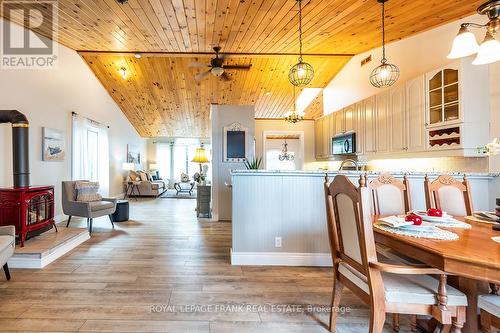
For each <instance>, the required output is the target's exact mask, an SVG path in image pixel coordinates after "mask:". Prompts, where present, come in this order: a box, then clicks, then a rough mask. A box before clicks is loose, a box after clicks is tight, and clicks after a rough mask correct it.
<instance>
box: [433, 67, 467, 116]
mask: <svg viewBox="0 0 500 333" xmlns="http://www.w3.org/2000/svg"><path fill="white" fill-rule="evenodd" d="M427 84H428V87H427V89H428V90H427V91H428V96H427V101H428V122H429V125H439V124H440V123H446V122H453V121H458V120H459V119H460V111H459V110H460V106H459V97H460V96H459V91H460V86H459V75H458V69H457V68H452V67H450V68H444V69H441V70H439V71H437V72H434V73H432V74H430V75H429V76H428V79H427Z"/></svg>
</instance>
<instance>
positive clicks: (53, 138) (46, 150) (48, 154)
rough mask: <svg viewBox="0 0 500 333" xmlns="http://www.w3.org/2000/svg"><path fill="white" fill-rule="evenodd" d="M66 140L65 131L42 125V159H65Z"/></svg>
mask: <svg viewBox="0 0 500 333" xmlns="http://www.w3.org/2000/svg"><path fill="white" fill-rule="evenodd" d="M65 158H66V142H65V138H64V132H63V131H60V130H56V129H52V128H48V127H42V161H56V162H57V161H64V159H65Z"/></svg>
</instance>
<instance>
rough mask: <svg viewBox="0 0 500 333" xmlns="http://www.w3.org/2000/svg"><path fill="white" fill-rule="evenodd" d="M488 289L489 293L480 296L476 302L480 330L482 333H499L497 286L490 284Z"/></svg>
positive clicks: (499, 306)
mask: <svg viewBox="0 0 500 333" xmlns="http://www.w3.org/2000/svg"><path fill="white" fill-rule="evenodd" d="M490 287H491V293H490V294H488V295H480V296H479V298H478V302H477V305H478V307H479V311H480V313H481V330H482V331H483V332H484V333H493V332H500V294H499V293H498V285H495V284H492V283H490ZM495 330H497V331H495Z"/></svg>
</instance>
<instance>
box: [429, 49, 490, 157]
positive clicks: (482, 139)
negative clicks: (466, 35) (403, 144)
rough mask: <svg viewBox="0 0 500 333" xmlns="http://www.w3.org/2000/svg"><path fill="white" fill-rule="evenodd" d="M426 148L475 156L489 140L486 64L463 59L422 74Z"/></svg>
mask: <svg viewBox="0 0 500 333" xmlns="http://www.w3.org/2000/svg"><path fill="white" fill-rule="evenodd" d="M425 96H426V105H425V110H426V129H427V132H426V136H425V137H426V143H425V145H426V149H428V150H431V151H433V150H438V151H440V150H453V151H455V156H479V155H481V154H480V153H479V152H478V150H477V147H480V146H484V145H485V144H486V143H487V142H489V139H490V138H489V122H490V105H489V101H490V96H489V71H488V66H474V65H472V64H471V61H470V59H468V58H464V59H460V60H458V61H455V62H453V63H451V64H449V65H447V66H444V67H442V68H438V69H436V70H434V71H431V72H429V73H427V74H426V75H425Z"/></svg>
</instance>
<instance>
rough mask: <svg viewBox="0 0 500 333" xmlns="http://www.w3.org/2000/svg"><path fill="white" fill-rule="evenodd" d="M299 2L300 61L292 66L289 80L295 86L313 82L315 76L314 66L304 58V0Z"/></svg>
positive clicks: (298, 0)
mask: <svg viewBox="0 0 500 333" xmlns="http://www.w3.org/2000/svg"><path fill="white" fill-rule="evenodd" d="M297 2H298V3H299V62H298V63H296V64H295V65H293V66H292V68H290V71H289V72H288V80H289V81H290V83H291V84H293V85H294V86H297V87H300V86H305V85H308V84H309V83H311V81H312V79H313V77H314V69H313V67H312V66H311V65H310V64H308V63H307V62H304V61H303V59H302V0H297Z"/></svg>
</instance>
